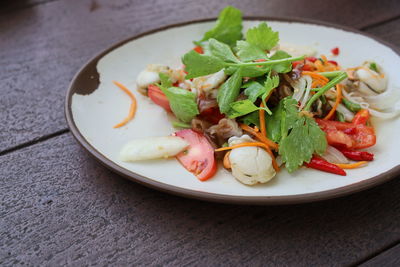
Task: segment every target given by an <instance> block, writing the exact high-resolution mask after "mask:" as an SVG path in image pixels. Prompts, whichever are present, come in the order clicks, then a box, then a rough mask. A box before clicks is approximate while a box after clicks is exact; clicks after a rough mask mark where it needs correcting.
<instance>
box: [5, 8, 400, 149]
mask: <svg viewBox="0 0 400 267" xmlns="http://www.w3.org/2000/svg"><path fill="white" fill-rule="evenodd" d="M229 3H230V4H233V5H235V6H237V7H239V8H241V9H242V10H243V12H244V14H246V15H248V16H263V15H265V16H282V15H283V16H296V17H308V18H313V19H320V20H326V21H330V22H335V23H339V24H344V25H348V26H353V27H358V28H360V27H365V26H367V25H370V24H374V23H377V22H379V21H382V20H386V19H388V18H391V17H394V16H398V15H399V14H400V10H399V5H398V4H397V1H396V0H383V1H363V0H356V1H347V0H339V1H328V2H326V1H319V0H301V1H290V0H283V1H282V0H271V1H263V0H257V1H249V0H247V1H239V0H235V1H230V2H229ZM226 4H227V2H225V1H211V0H208V1H196V0H187V1H184V0H174V1H172V0H169V1H164V0H155V1H125V0H118V1H112V2H110V1H106V0H101V1H100V0H96V1H95V0H90V1H89V0H85V1H68V0H58V1H55V2H49V3H46V4H43V5H37V6H35V7H32V8H26V9H21V10H16V11H13V12H9V13H6V14H4V15H2V16H1V17H0V35H1V42H0V66H1V71H0V81H1V84H2V94H1V98H0V107H1V116H0V151H4V150H7V149H9V148H11V147H14V146H16V145H19V144H21V143H25V142H29V141H32V140H35V139H37V138H40V137H43V136H46V135H49V134H51V133H54V132H57V131H60V130H62V129H65V127H66V125H65V120H64V115H63V104H64V95H65V91H66V88H67V86H68V84H69V82H70V80H71V79H72V77H73V75H74V73H75V72H76V71H77V70H78V69H79V68H80V67H81V66H82V64H84V62H85V61H87V60H88V59H89V58H90V57H91V56H92V55H94V54H95V53H97V52H98V51H100V50H102V49H104V48H106V47H108V46H110V45H111V44H113V43H115V42H117V41H119V40H121V39H124V38H127V37H130V36H133V35H135V34H138V33H141V32H144V31H147V30H150V29H154V28H157V27H159V26H162V25H166V24H172V23H178V22H183V21H188V20H191V19H198V18H209V17H214V16H216V15H217V14H218V11H219V10H220V9H221V8H223V7H224V6H225V5H226ZM344 7H345V8H344Z"/></svg>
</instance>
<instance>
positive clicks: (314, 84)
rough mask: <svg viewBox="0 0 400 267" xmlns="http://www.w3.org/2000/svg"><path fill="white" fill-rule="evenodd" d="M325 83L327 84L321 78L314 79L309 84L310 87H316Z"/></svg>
mask: <svg viewBox="0 0 400 267" xmlns="http://www.w3.org/2000/svg"><path fill="white" fill-rule="evenodd" d="M325 84H327V82H325V81H322V80H314V81H313V82H312V84H311V88H318V87H322V86H324V85H325Z"/></svg>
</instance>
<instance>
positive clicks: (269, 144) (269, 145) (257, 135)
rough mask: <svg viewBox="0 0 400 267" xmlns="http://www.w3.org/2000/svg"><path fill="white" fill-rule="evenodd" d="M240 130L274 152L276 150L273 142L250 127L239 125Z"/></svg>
mask: <svg viewBox="0 0 400 267" xmlns="http://www.w3.org/2000/svg"><path fill="white" fill-rule="evenodd" d="M239 126H240V128H242V129H243V130H244V131H246V132H248V133H250V134H252V135H254V136H255V137H256V138H257V139H258V140H260V141H261V142H263V143H264V144H266V145H267V146H268V147H270V148H272V149H274V150H275V151H277V150H278V148H279V147H278V144H276V143H275V142H273V141H272V140H269V139H268V137H267V136H266V135H262V134H261V133H259V132H256V131H255V130H254V129H253V128H251V127H250V126H248V125H246V124H240V125H239Z"/></svg>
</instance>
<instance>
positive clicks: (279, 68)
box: [270, 50, 292, 73]
mask: <svg viewBox="0 0 400 267" xmlns="http://www.w3.org/2000/svg"><path fill="white" fill-rule="evenodd" d="M290 57H291V55H289V54H288V53H286V52H285V51H282V50H278V51H276V52H275V54H273V55H272V56H271V58H270V59H271V60H275V59H283V58H290ZM272 69H273V70H274V71H276V72H278V73H287V72H289V71H291V70H292V63H291V62H285V63H280V64H276V65H273V66H272Z"/></svg>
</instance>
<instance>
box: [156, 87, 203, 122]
mask: <svg viewBox="0 0 400 267" xmlns="http://www.w3.org/2000/svg"><path fill="white" fill-rule="evenodd" d="M160 89H161V90H162V91H163V93H164V94H165V95H166V96H167V98H168V101H169V105H170V107H171V110H172V112H173V113H174V114H175V116H176V117H177V118H178V119H179V120H180V121H182V122H186V123H189V122H190V121H191V120H192V119H193V118H194V117H195V116H196V115H197V114H199V110H198V108H197V103H196V95H195V94H194V93H192V92H189V91H187V90H185V89H182V88H179V87H169V88H166V87H163V86H160Z"/></svg>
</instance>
